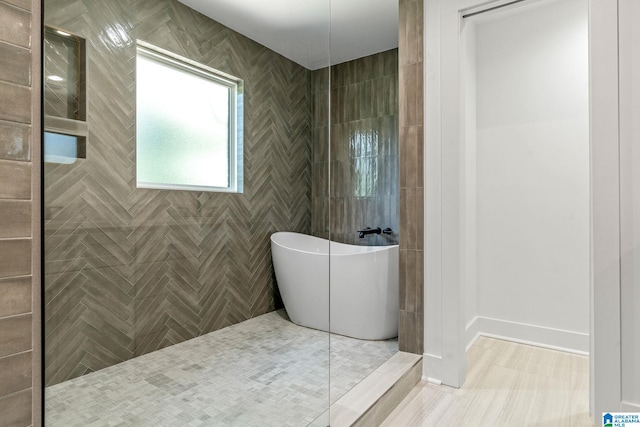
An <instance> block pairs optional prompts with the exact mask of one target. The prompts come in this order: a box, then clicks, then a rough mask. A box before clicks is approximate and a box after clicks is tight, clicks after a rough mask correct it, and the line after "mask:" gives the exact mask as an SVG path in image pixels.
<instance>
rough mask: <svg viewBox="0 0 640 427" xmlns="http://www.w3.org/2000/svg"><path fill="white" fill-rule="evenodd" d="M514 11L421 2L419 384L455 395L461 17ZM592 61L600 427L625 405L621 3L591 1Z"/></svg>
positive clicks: (593, 397)
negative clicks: (421, 303) (442, 386)
mask: <svg viewBox="0 0 640 427" xmlns="http://www.w3.org/2000/svg"><path fill="white" fill-rule="evenodd" d="M526 1H529V2H533V1H540V0H526ZM513 2H514V1H513V0H495V1H486V0H484V1H483V0H425V7H424V13H425V16H424V22H425V43H424V46H425V70H424V87H425V94H426V96H425V108H424V110H425V117H424V120H425V121H424V123H425V140H424V153H425V157H424V167H425V182H424V186H425V206H424V211H425V217H424V221H425V283H424V289H425V292H424V297H425V300H424V307H425V320H424V321H425V325H424V330H425V335H424V343H425V350H424V359H423V360H424V365H423V366H424V378H426V379H428V380H431V381H433V382H437V383H439V382H442V383H444V384H447V385H450V386H453V387H460V386H461V385H462V384H463V383H464V380H465V375H466V347H465V344H466V343H465V339H464V337H465V324H464V317H463V314H464V313H463V309H462V307H464V304H463V302H464V300H463V297H464V295H463V292H462V285H463V277H464V270H463V268H464V265H463V262H464V253H463V250H464V245H463V238H464V234H463V232H464V227H463V221H464V216H463V212H464V193H465V191H464V182H465V178H464V171H463V170H462V167H461V165H464V162H463V160H464V158H463V156H464V139H463V135H464V130H463V128H462V126H461V124H462V120H461V118H462V114H463V111H462V108H461V107H462V102H461V95H462V94H461V89H460V88H461V80H460V68H461V50H460V47H461V44H462V42H463V40H462V32H461V30H462V16H463V15H465V14H468V13H470V12H478V11H481V10H487V9H490V8H493V7H496V6H502V5H506V4H509V3H513ZM589 58H590V60H589V93H590V94H589V103H590V120H589V122H590V157H591V165H590V195H591V205H590V216H591V283H590V295H591V298H590V300H591V303H590V305H591V307H590V315H591V316H590V317H591V319H590V410H591V415H592V417H594V420H595V421H597V423H598V425H600V423H601V414H602V412H605V411H616V410H620V409H621V406H622V402H621V365H620V354H621V353H620V327H621V324H620V314H621V313H620V279H621V277H620V189H619V185H620V167H619V142H620V141H619V135H620V130H619V107H618V106H619V92H618V82H619V77H618V2H617V1H611V0H589ZM598 420H600V421H598Z"/></svg>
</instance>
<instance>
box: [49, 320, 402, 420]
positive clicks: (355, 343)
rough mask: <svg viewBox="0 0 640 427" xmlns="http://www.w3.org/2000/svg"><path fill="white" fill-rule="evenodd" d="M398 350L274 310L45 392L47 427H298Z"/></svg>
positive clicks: (390, 344)
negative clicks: (295, 320) (298, 321)
mask: <svg viewBox="0 0 640 427" xmlns="http://www.w3.org/2000/svg"><path fill="white" fill-rule="evenodd" d="M329 342H330V348H331V350H329ZM397 350H398V342H397V341H396V340H388V341H362V340H356V339H351V338H346V337H342V336H339V335H329V334H327V333H325V332H320V331H316V330H313V329H308V328H304V327H300V326H297V325H294V324H293V323H291V322H290V321H288V320H287V319H286V314H285V313H284V311H276V312H272V313H268V314H265V315H263V316H259V317H256V318H254V319H251V320H248V321H246V322H242V323H240V324H237V325H234V326H230V327H228V328H225V329H222V330H219V331H216V332H213V333H210V334H207V335H204V336H202V337H199V338H196V339H193V340H190V341H187V342H184V343H181V344H178V345H174V346H171V347H167V348H165V349H162V350H159V351H156V352H153V353H149V354H146V355H144V356H141V357H138V358H136V359H132V360H129V361H127V362H124V363H120V364H118V365H116V366H112V367H110V368H107V369H103V370H101V371H98V372H94V373H92V374H89V375H85V376H83V377H80V378H76V379H73V380H71V381H66V382H64V383H61V384H57V385H55V386H52V387H48V388H47V389H46V392H45V393H46V394H45V399H46V403H45V425H46V427H54V426H64V427H71V426H81V427H87V426H127V427H128V426H162V427H164V426H241V427H253V426H256V427H258V426H260V427H266V426H278V427H285V426H292V427H293V426H296V427H297V426H306V425H309V424H311V423H312V422H314V420H315V419H316V418H317V417H319V416H320V415H321V414H323V413H324V412H325V411H326V409H327V408H328V406H329V404H330V403H333V402H335V401H336V400H337V399H338V398H340V397H341V396H342V395H343V394H344V393H346V392H347V391H348V390H350V389H351V388H352V387H353V386H355V385H356V384H358V383H359V382H360V381H361V380H362V379H364V378H365V377H366V376H367V375H368V374H369V373H371V372H372V371H373V370H375V369H376V368H377V367H378V366H379V365H381V364H382V363H383V362H384V361H386V360H387V359H389V358H390V357H391V356H392V355H393V354H395V353H396V352H397ZM329 351H330V353H329ZM329 354H330V360H329ZM329 379H330V392H329ZM314 424H318V421H316V423H314ZM320 424H321V423H320ZM325 425H326V424H325Z"/></svg>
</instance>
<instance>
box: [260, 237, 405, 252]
mask: <svg viewBox="0 0 640 427" xmlns="http://www.w3.org/2000/svg"><path fill="white" fill-rule="evenodd" d="M278 235H281V236H284V235H290V236H291V235H293V236H301V238H305V239H312V240H316V241H319V242H321V243H323V244H324V245H326V246H327V247H328V251H323V252H320V251H309V250H304V249H300V248H298V247H295V246H293V245H291V244H285V243H283V242H281V241H278V240H277V236H278ZM269 240H270V241H271V242H272V243H274V244H276V245H278V246H280V247H283V248H286V249H289V250H292V251H298V252H302V253H307V254H314V255H331V256H349V255H359V254H366V253H372V252H382V251H390V250H393V249H394V248H399V246H400V245H398V244H395V245H378V246H365V245H351V244H348V243H340V242H334V241H333V240H329V239H325V238H323V237H317V236H312V235H310V234H305V233H298V232H295V231H276V232H274V233H272V234H271V236H270V237H269ZM331 247H336V248H342V249H349V250H350V252H342V251H340V252H332V251H331ZM318 248H319V249H322V247H321V246H320V245H318Z"/></svg>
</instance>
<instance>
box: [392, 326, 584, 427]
mask: <svg viewBox="0 0 640 427" xmlns="http://www.w3.org/2000/svg"><path fill="white" fill-rule="evenodd" d="M467 358H468V370H467V380H466V382H465V383H464V385H463V386H462V387H461V388H459V389H455V388H451V387H446V386H436V385H433V384H429V383H427V382H425V381H421V382H420V383H418V385H416V387H414V388H413V390H412V391H411V392H410V393H409V395H408V396H407V397H406V398H405V399H404V400H403V401H402V402H401V403H400V405H399V406H398V407H397V408H396V409H395V410H394V411H393V412H392V413H391V415H390V416H389V417H388V418H387V419H386V420H385V422H384V423H383V424H382V425H383V426H385V427H398V426H402V427H413V426H436V425H443V426H464V427H473V426H565V427H567V426H571V427H574V426H575V427H582V426H592V425H593V424H592V421H591V419H590V417H589V359H588V357H585V356H580V355H575V354H571V353H565V352H561V351H555V350H549V349H544V348H539V347H534V346H529V345H523V344H517V343H513V342H507V341H502V340H497V339H492V338H486V337H481V338H479V339H478V340H477V341H476V342H475V343H474V345H473V346H472V347H471V348H470V349H469V352H468V353H467Z"/></svg>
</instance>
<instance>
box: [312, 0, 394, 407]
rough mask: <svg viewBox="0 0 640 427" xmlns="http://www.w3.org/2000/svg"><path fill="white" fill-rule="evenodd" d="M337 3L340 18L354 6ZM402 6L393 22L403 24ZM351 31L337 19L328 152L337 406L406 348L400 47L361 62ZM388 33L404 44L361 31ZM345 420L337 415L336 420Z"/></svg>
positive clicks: (329, 78)
mask: <svg viewBox="0 0 640 427" xmlns="http://www.w3.org/2000/svg"><path fill="white" fill-rule="evenodd" d="M337 3H339V2H335V1H334V2H332V6H333V7H332V14H334V13H335V14H338V13H339V8H342V7H345V5H344V4H342V3H341V4H337ZM393 6H394V7H393V8H391V10H390V11H389V14H390V15H391V16H393V15H394V14H395V15H396V16H397V14H398V10H397V8H398V4H395V5H393ZM381 7H382V6H381ZM362 19H364V18H362ZM365 20H366V19H365ZM392 21H393V22H394V23H395V24H396V25H397V22H398V19H394V20H392ZM344 25H345V22H344V21H341V20H340V19H332V27H331V29H332V31H331V36H332V43H331V66H330V67H329V68H328V69H325V70H322V72H323V73H325V74H323V77H324V80H322V82H323V84H325V85H328V87H329V88H330V111H329V125H328V129H327V132H328V137H329V141H330V144H329V146H328V152H323V153H321V154H322V160H323V161H327V162H328V164H329V177H328V181H324V182H326V185H328V188H329V191H328V194H329V197H328V199H327V200H326V201H325V205H324V206H325V209H327V208H328V209H327V218H328V224H329V227H328V231H329V236H328V238H329V239H330V241H331V255H330V270H331V273H330V277H331V279H330V301H331V302H330V329H331V331H332V332H333V333H332V334H331V375H330V377H331V403H332V404H333V403H335V402H336V401H339V400H340V399H342V398H343V396H345V394H347V393H348V392H349V390H350V389H351V388H352V387H354V386H355V385H357V384H359V383H360V382H361V381H363V380H364V379H365V378H366V377H367V376H368V375H370V374H371V373H372V372H373V371H375V370H376V369H377V368H378V367H379V366H380V365H382V364H383V363H385V362H386V361H387V360H388V359H389V358H391V357H392V356H393V355H394V354H395V353H396V352H397V350H398V341H397V334H398V332H397V331H398V317H399V306H398V299H399V289H398V282H399V247H398V240H399V177H398V165H399V155H398V113H399V111H398V82H399V81H398V76H399V73H398V49H397V48H395V47H392V48H389V47H388V48H383V47H381V46H378V49H373V50H372V51H371V53H370V54H366V55H364V56H363V55H359V56H356V59H352V58H353V56H348V55H346V54H345V51H346V50H347V49H345V47H346V46H345V44H344V41H343V40H336V39H334V38H333V37H334V35H341V34H344V32H345V28H344V27H343V26H344ZM384 31H390V32H391V33H393V34H395V36H396V37H397V34H398V29H397V27H395V28H390V29H389V28H384V29H383V28H380V27H376V26H371V25H369V26H368V27H364V28H363V27H360V28H359V29H355V30H354V31H353V33H357V34H358V36H357V37H358V39H359V40H365V39H375V38H376V36H378V35H379V33H380V32H384ZM392 46H397V41H396V44H392ZM323 147H324V146H323ZM348 401H349V398H348V397H347V398H345V400H344V401H343V402H345V403H341V404H340V405H338V406H337V408H340V407H344V406H347V407H348V403H346V402H348ZM343 416H345V414H344V413H341V411H340V409H336V410H335V411H333V412H332V419H337V418H339V417H343Z"/></svg>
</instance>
